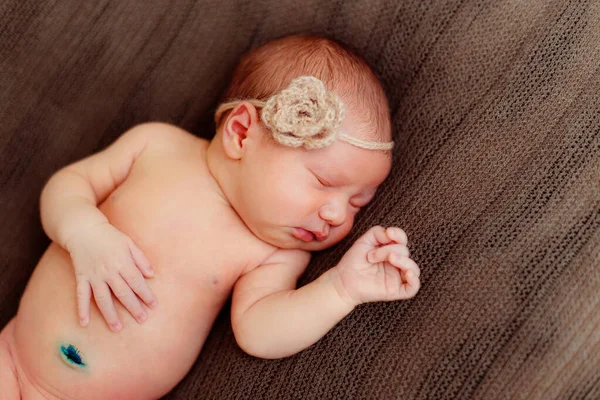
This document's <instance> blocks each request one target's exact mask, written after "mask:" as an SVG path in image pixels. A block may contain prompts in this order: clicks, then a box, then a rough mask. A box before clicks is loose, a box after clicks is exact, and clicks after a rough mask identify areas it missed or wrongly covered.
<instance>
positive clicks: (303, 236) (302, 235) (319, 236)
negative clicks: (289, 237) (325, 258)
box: [293, 228, 329, 242]
mask: <svg viewBox="0 0 600 400" xmlns="http://www.w3.org/2000/svg"><path fill="white" fill-rule="evenodd" d="M293 235H294V236H295V237H296V238H298V239H300V240H302V241H305V242H312V241H313V240H317V241H319V242H322V241H324V240H325V239H327V237H328V236H329V234H328V233H324V232H323V233H322V232H313V231H309V230H306V229H304V228H294V233H293Z"/></svg>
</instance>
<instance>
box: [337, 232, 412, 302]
mask: <svg viewBox="0 0 600 400" xmlns="http://www.w3.org/2000/svg"><path fill="white" fill-rule="evenodd" d="M407 243H408V238H407V236H406V233H405V232H404V231H403V230H402V229H400V228H395V227H390V228H387V229H386V228H383V227H381V226H374V227H373V228H371V229H369V230H368V231H367V232H366V233H365V234H364V235H363V236H361V237H360V238H359V239H358V240H357V241H356V242H355V243H354V244H353V245H352V247H351V248H350V249H349V250H348V251H347V252H346V254H345V255H344V256H343V257H342V259H341V260H340V262H339V263H338V265H336V266H335V267H334V269H335V270H336V271H334V272H337V275H338V276H339V279H340V281H341V286H343V292H344V293H340V295H341V296H342V297H344V300H346V301H347V302H349V303H351V304H353V305H358V304H361V303H367V302H374V301H392V300H404V299H408V298H411V297H413V296H414V295H415V294H417V292H418V291H419V287H420V286H421V283H420V281H419V276H420V274H421V272H420V270H419V267H418V266H417V264H416V263H415V262H414V261H413V260H411V259H410V253H409V251H408V247H407V246H406V245H407Z"/></svg>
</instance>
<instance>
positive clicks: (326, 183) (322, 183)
mask: <svg viewBox="0 0 600 400" xmlns="http://www.w3.org/2000/svg"><path fill="white" fill-rule="evenodd" d="M313 175H314V176H315V178H317V180H318V181H319V183H320V184H321V185H323V186H325V187H331V185H330V184H329V183H328V182H327V181H325V180H323V179H322V178H320V177H319V176H318V175H317V174H315V173H314V172H313Z"/></svg>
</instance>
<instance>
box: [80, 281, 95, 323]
mask: <svg viewBox="0 0 600 400" xmlns="http://www.w3.org/2000/svg"><path fill="white" fill-rule="evenodd" d="M91 297H92V289H91V288H90V283H89V282H88V281H87V280H86V279H81V280H79V281H78V282H77V314H78V315H79V325H81V326H86V325H87V324H88V322H90V298H91Z"/></svg>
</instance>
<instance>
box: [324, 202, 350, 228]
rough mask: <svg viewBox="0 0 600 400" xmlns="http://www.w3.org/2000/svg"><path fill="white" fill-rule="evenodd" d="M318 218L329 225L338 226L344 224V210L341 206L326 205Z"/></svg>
mask: <svg viewBox="0 0 600 400" xmlns="http://www.w3.org/2000/svg"><path fill="white" fill-rule="evenodd" d="M319 216H320V217H321V218H322V219H324V220H325V221H327V222H328V223H329V225H333V226H339V225H342V224H343V223H344V222H346V210H345V208H344V207H342V206H339V205H338V206H334V205H332V204H328V205H326V206H324V207H323V208H321V210H320V212H319Z"/></svg>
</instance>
